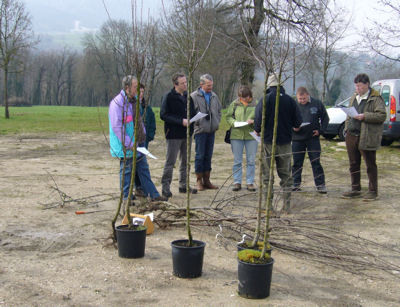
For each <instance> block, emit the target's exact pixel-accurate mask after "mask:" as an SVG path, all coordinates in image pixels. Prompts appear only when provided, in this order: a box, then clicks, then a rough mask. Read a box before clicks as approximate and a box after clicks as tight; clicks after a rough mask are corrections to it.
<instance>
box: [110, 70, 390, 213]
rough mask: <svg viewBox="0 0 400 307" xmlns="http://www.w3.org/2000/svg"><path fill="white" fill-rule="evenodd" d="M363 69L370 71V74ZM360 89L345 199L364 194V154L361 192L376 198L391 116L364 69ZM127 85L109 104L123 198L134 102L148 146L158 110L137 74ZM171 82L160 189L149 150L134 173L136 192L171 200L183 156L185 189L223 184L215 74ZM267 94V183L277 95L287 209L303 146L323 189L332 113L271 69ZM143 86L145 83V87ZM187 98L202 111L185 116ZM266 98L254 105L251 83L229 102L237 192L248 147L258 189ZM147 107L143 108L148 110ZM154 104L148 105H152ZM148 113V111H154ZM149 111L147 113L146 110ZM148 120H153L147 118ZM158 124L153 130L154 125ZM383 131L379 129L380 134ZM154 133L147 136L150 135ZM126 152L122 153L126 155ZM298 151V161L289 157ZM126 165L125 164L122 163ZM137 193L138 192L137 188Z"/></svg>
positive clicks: (251, 183) (141, 140) (250, 175)
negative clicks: (217, 167) (218, 171)
mask: <svg viewBox="0 0 400 307" xmlns="http://www.w3.org/2000/svg"><path fill="white" fill-rule="evenodd" d="M365 76H366V77H365ZM354 82H355V85H356V93H355V95H354V96H353V97H352V100H351V104H352V105H353V106H354V107H355V108H356V109H357V111H359V115H358V116H357V117H354V118H348V119H347V121H346V128H347V130H348V134H347V136H346V146H347V149H348V155H349V161H350V173H351V181H352V189H351V191H350V192H345V193H343V197H345V198H353V197H359V196H361V192H360V190H361V186H360V161H361V158H360V157H361V156H363V158H364V160H365V161H366V164H367V173H368V177H369V179H370V184H369V191H368V193H367V194H366V195H365V196H364V199H365V200H373V199H376V197H377V193H378V190H377V168H376V156H375V151H376V149H377V148H378V147H379V146H378V145H377V144H376V143H377V142H378V141H379V142H380V137H381V134H382V127H383V121H384V120H385V118H386V111H385V106H384V103H383V100H382V98H381V97H380V96H379V93H377V92H376V91H374V90H373V89H371V88H370V86H369V78H368V76H367V75H365V74H360V75H358V76H357V77H356V79H355V81H354ZM122 83H123V84H122V85H123V90H121V92H120V93H119V95H117V96H116V97H115V98H114V99H113V100H112V101H111V103H110V109H109V118H110V145H111V154H112V155H113V156H115V157H118V158H120V161H121V167H120V180H121V189H122V190H123V193H124V198H126V197H128V193H127V192H128V191H129V183H130V178H131V175H132V174H131V164H132V146H133V135H134V134H133V127H134V126H133V121H134V118H135V104H136V101H137V100H139V101H140V102H141V103H142V105H141V109H140V110H141V116H143V115H145V119H146V120H145V123H143V121H142V119H141V116H140V117H139V118H140V120H139V121H140V122H139V123H138V124H139V131H138V144H139V146H145V147H146V148H147V146H148V142H149V141H151V139H152V138H154V132H155V125H154V126H153V125H152V124H151V123H152V122H154V123H155V119H154V113H153V112H152V111H151V110H150V111H149V110H148V109H146V108H150V107H148V106H146V105H145V104H143V102H144V99H143V92H141V95H139V97H137V93H136V91H137V90H136V87H137V80H136V78H135V77H132V76H127V77H125V78H124V80H123V82H122ZM172 84H173V88H172V89H171V90H170V91H169V92H168V93H167V94H165V95H164V96H163V98H162V106H161V110H160V117H161V119H162V120H163V121H164V133H165V138H166V160H165V165H164V169H163V174H162V178H161V183H162V193H161V195H160V194H159V193H158V191H157V189H156V188H155V186H154V184H153V182H152V181H151V177H150V172H149V167H148V164H147V160H146V156H145V155H143V154H142V153H140V152H139V153H138V156H137V167H136V169H137V172H136V174H135V185H136V195H141V196H150V197H151V199H152V200H167V199H168V198H170V197H172V192H171V182H172V178H173V168H174V165H175V163H176V160H177V158H178V154H179V157H180V167H179V192H180V193H186V192H187V189H189V191H190V192H191V193H192V194H196V193H197V192H198V191H203V190H205V189H218V187H217V186H216V185H214V184H212V183H211V181H210V176H211V170H212V167H211V160H212V156H213V149H214V142H215V132H216V130H218V127H219V124H220V121H221V109H222V107H221V103H220V101H219V99H218V96H217V94H216V93H215V92H213V78H212V76H211V75H209V74H205V75H202V76H201V77H200V86H199V87H198V88H197V90H195V91H194V92H193V93H190V94H188V93H187V79H186V76H185V75H184V74H182V73H176V74H174V75H173V77H172ZM267 87H268V89H267V93H266V97H265V100H266V107H265V114H264V121H265V122H264V148H263V155H264V157H265V159H264V163H263V169H262V171H263V178H264V183H265V184H266V185H268V183H269V181H270V180H272V181H273V178H269V177H270V176H269V168H270V162H271V153H272V139H273V126H274V118H275V103H276V96H277V94H278V91H277V89H278V87H279V95H280V97H279V98H280V99H279V101H280V103H279V113H278V125H277V138H276V152H275V163H276V170H277V173H278V176H279V178H280V186H281V188H282V190H283V200H284V209H285V210H287V211H289V209H290V198H291V192H292V191H300V190H301V174H302V168H303V163H304V158H305V153H306V152H307V153H308V157H309V159H310V162H311V166H312V171H313V176H314V183H315V186H316V189H317V191H318V192H319V193H322V194H326V193H327V189H326V185H325V174H324V170H323V167H322V165H321V163H320V155H321V144H320V141H319V137H320V135H321V134H323V132H324V130H325V129H326V127H327V125H328V122H329V117H328V114H327V112H326V109H325V107H324V105H323V104H322V102H321V101H319V100H317V99H314V98H312V97H311V96H310V94H309V92H308V91H307V89H306V88H305V87H300V88H298V89H297V92H296V98H297V102H296V101H295V100H294V99H293V98H292V97H291V96H289V95H287V94H286V93H285V89H284V87H283V86H282V84H279V80H278V79H277V78H276V76H275V75H274V74H272V75H271V76H270V77H269V78H268V82H267ZM143 89H144V88H143ZM188 95H190V96H189V101H190V118H192V117H194V116H195V115H196V114H197V113H198V112H201V113H203V114H205V116H204V117H203V118H201V119H199V120H197V121H195V122H193V123H190V118H187V101H188ZM263 100H264V98H261V99H260V101H259V102H258V104H257V105H256V103H255V102H253V94H252V91H251V88H250V87H248V86H240V87H239V90H238V97H237V99H235V100H234V101H233V102H232V103H231V104H230V105H229V107H228V109H227V113H226V121H227V122H228V124H229V126H230V129H231V133H230V144H231V150H232V153H233V156H234V163H233V168H232V172H233V185H232V190H233V191H239V190H241V188H242V159H243V150H245V152H246V189H247V190H248V191H252V192H253V191H255V190H256V186H255V158H256V154H257V147H258V141H257V140H256V139H255V137H254V134H253V135H251V134H250V133H253V132H254V133H255V134H256V135H258V136H260V134H261V127H262V118H263V116H262V115H263V114H262V111H263ZM145 109H146V110H147V111H146V114H143V112H142V111H143V110H145ZM150 109H151V108H150ZM149 114H150V115H149ZM149 116H150V117H149ZM148 123H150V125H148ZM188 125H190V127H189V131H190V138H189V140H190V141H189V142H190V144H189V150H190V148H191V143H192V137H193V136H194V140H195V153H196V155H195V163H194V164H195V173H196V186H195V187H190V186H189V184H188V180H187V176H186V174H187V148H188V147H187V145H188V144H187V127H188ZM153 128H154V131H153ZM371 131H374V136H373V137H372V139H373V144H371V141H370V140H371V137H370V136H371ZM379 133H380V135H379ZM149 134H150V136H149V137H147V136H148V135H149ZM124 152H125V154H124ZM292 157H293V164H292ZM124 168H125V170H124ZM138 192H139V193H138Z"/></svg>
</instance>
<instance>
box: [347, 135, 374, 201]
mask: <svg viewBox="0 0 400 307" xmlns="http://www.w3.org/2000/svg"><path fill="white" fill-rule="evenodd" d="M359 141H360V137H359V136H354V135H351V134H350V133H347V134H346V148H347V155H348V156H349V162H350V177H351V190H352V191H361V182H360V180H361V173H360V165H361V155H362V157H363V159H364V161H365V164H366V166H367V175H368V180H369V184H368V191H369V192H372V193H378V167H377V165H376V151H375V150H359V149H358V143H359Z"/></svg>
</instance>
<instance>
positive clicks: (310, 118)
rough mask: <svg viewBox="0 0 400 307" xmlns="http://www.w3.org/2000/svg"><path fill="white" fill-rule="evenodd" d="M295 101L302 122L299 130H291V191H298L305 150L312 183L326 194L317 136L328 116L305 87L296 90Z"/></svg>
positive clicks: (325, 123)
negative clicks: (309, 164) (311, 172)
mask: <svg viewBox="0 0 400 307" xmlns="http://www.w3.org/2000/svg"><path fill="white" fill-rule="evenodd" d="M296 97H297V102H298V103H299V104H298V106H299V109H300V113H301V117H302V118H303V124H304V123H308V124H307V125H301V126H300V130H299V131H297V132H296V131H294V132H293V140H292V152H293V167H292V176H293V189H292V190H293V191H300V189H301V188H300V185H301V173H302V170H303V164H304V157H305V155H306V152H307V153H308V158H309V159H310V163H311V168H312V171H313V175H314V183H315V186H316V187H317V191H318V192H319V193H321V194H326V192H327V191H326V187H325V174H324V169H323V168H322V165H321V161H320V157H321V144H320V141H319V136H320V135H321V134H322V133H323V132H324V130H325V129H326V127H327V126H328V123H329V116H328V113H327V112H326V109H325V106H324V105H323V104H322V102H321V101H319V100H318V99H315V98H313V97H311V96H310V94H309V93H308V91H307V89H306V88H305V87H299V88H298V89H297V92H296Z"/></svg>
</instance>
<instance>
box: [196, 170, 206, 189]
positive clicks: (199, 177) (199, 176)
mask: <svg viewBox="0 0 400 307" xmlns="http://www.w3.org/2000/svg"><path fill="white" fill-rule="evenodd" d="M196 178H197V181H196V189H197V191H204V190H205V188H204V185H203V173H196Z"/></svg>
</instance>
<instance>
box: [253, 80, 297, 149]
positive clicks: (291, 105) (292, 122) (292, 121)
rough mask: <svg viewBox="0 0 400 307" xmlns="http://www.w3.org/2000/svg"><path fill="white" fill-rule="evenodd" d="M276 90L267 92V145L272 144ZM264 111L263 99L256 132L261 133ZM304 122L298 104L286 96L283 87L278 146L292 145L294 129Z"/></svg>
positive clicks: (258, 109)
mask: <svg viewBox="0 0 400 307" xmlns="http://www.w3.org/2000/svg"><path fill="white" fill-rule="evenodd" d="M276 90H277V88H276V86H274V87H270V88H269V89H268V90H267V96H266V104H267V105H266V110H265V132H264V142H265V143H267V144H272V136H273V131H274V117H275V99H276ZM262 109H263V99H262V98H261V99H260V101H259V102H258V104H257V107H256V112H255V118H254V130H255V131H256V132H261V119H262ZM302 121H303V120H302V118H301V114H300V110H299V107H298V105H297V102H296V101H294V99H293V98H292V97H290V96H289V95H286V94H285V89H284V88H283V87H282V86H281V87H280V99H279V114H278V131H277V139H276V144H278V145H284V144H288V143H290V142H291V141H292V133H293V128H298V127H299V126H300V125H301V123H302Z"/></svg>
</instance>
